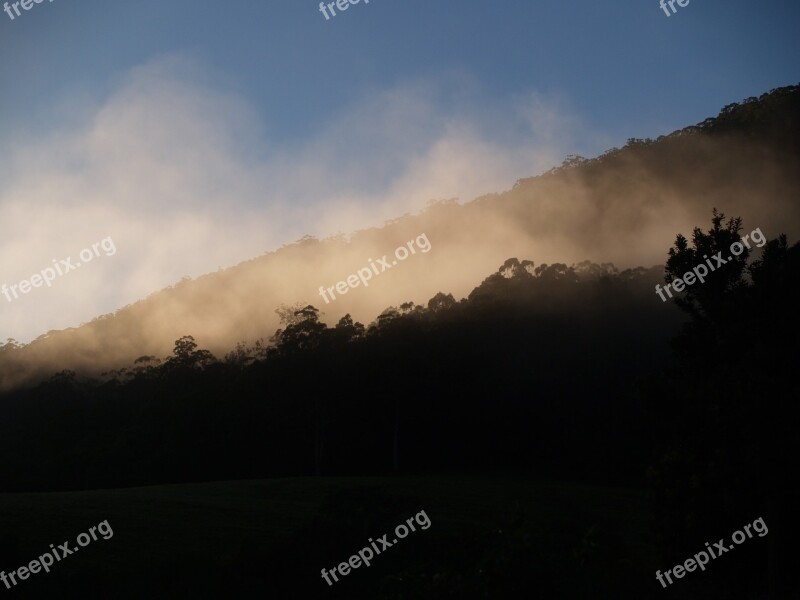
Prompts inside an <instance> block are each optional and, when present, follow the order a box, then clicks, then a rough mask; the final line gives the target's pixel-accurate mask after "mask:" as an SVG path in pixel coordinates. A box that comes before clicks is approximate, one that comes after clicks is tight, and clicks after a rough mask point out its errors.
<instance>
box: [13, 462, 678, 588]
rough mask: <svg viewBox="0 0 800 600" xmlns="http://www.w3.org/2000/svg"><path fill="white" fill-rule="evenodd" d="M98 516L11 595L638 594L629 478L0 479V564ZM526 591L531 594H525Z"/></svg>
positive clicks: (641, 551)
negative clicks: (42, 490)
mask: <svg viewBox="0 0 800 600" xmlns="http://www.w3.org/2000/svg"><path fill="white" fill-rule="evenodd" d="M422 510H424V511H425V512H426V514H427V515H428V517H429V518H430V521H431V526H430V527H429V528H428V529H427V530H425V531H422V530H418V531H416V532H413V533H410V534H409V535H408V537H406V538H405V539H403V540H401V541H399V542H398V543H397V544H396V545H395V546H393V547H392V548H390V549H387V550H385V551H384V552H383V553H382V554H380V555H379V556H376V557H375V558H374V559H373V561H372V565H371V566H370V567H369V568H366V567H364V566H361V567H360V568H358V569H354V570H352V571H351V572H350V574H349V575H347V576H346V577H340V581H339V582H338V583H335V584H334V585H333V586H332V587H329V586H328V585H327V584H326V583H325V581H324V580H323V579H322V577H321V569H322V568H323V567H325V568H327V569H330V568H332V567H334V566H336V565H338V564H339V563H341V562H343V561H346V560H348V558H349V557H350V556H351V555H353V554H355V553H357V552H358V550H360V549H361V548H363V547H364V546H366V545H367V544H368V539H369V538H373V539H375V540H377V539H378V538H379V537H381V536H382V535H383V534H384V533H388V534H390V535H389V536H388V539H389V540H392V539H393V538H395V537H396V536H395V535H394V527H395V526H396V525H398V524H400V523H403V522H405V521H406V519H407V518H409V517H412V516H414V515H415V514H417V513H418V512H420V511H422ZM104 520H108V522H109V525H110V526H111V528H112V529H113V532H114V535H113V537H112V538H111V539H109V540H103V539H102V538H100V539H98V540H97V541H93V542H91V543H90V544H89V545H87V546H85V547H83V548H81V549H80V550H79V552H77V553H74V554H72V555H70V556H67V557H65V558H64V559H63V561H61V562H57V563H56V564H54V565H53V567H51V572H50V573H49V574H45V573H44V572H40V573H37V574H34V575H31V576H30V577H29V578H28V579H27V580H25V581H21V582H19V584H18V585H17V586H16V587H14V588H12V589H11V590H6V589H5V586H2V585H0V590H2V593H3V594H5V595H6V596H7V597H18V598H49V599H53V598H73V597H75V598H77V597H80V598H94V597H97V598H230V597H234V598H248V597H256V596H263V594H264V592H266V593H268V594H269V596H268V597H271V598H329V597H330V598H373V599H374V598H441V597H452V598H518V597H543V598H648V597H655V596H656V595H658V594H663V591H662V590H661V589H660V588H659V587H658V586H657V585H654V582H655V580H654V575H653V573H654V572H655V569H656V568H658V567H659V565H658V559H657V556H656V554H655V552H654V550H653V548H652V544H651V543H650V540H649V534H648V531H649V513H648V504H647V502H646V499H645V496H644V494H643V493H642V492H640V491H636V490H625V489H612V488H601V487H591V486H584V485H577V484H576V485H573V484H552V483H541V482H532V481H526V480H524V479H520V478H511V477H466V476H461V477H403V478H288V479H275V480H258V481H227V482H214V483H201V484H184V485H165V486H155V487H147V488H131V489H119V490H95V491H87V492H72V493H48V494H3V495H0V532H1V533H0V560H1V563H0V568H2V569H3V570H5V571H6V572H9V571H11V570H14V569H16V568H18V567H19V566H22V565H26V564H28V563H29V562H30V561H31V560H33V559H35V558H37V557H38V556H39V555H41V554H43V553H44V552H46V551H47V550H49V546H50V544H54V545H59V544H62V543H63V542H64V541H67V540H69V541H70V548H72V547H74V546H77V544H76V542H75V540H76V538H77V536H78V535H79V534H80V533H82V532H86V531H88V529H89V528H90V527H92V526H95V525H97V524H98V523H100V522H101V521H104ZM532 593H533V596H531V594H532Z"/></svg>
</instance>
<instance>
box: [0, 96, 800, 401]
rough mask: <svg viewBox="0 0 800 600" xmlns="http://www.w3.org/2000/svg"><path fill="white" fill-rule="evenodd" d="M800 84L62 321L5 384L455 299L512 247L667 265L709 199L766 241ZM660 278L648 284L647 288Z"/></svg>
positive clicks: (790, 172) (780, 193)
mask: <svg viewBox="0 0 800 600" xmlns="http://www.w3.org/2000/svg"><path fill="white" fill-rule="evenodd" d="M799 99H800V92H799V91H798V88H797V87H796V86H793V87H791V88H781V89H778V90H773V92H771V93H770V94H765V95H763V96H761V97H760V98H758V99H755V98H753V99H748V100H747V101H745V102H743V103H741V104H734V105H729V106H727V107H725V108H724V109H723V110H722V111H721V112H720V114H719V115H718V116H717V117H716V118H713V119H707V120H706V121H704V122H703V123H701V124H699V125H697V126H693V127H689V128H686V129H684V130H681V131H678V132H675V133H673V134H670V135H668V136H662V137H660V138H658V139H657V140H629V142H628V144H627V145H626V146H625V147H624V148H622V149H612V150H609V151H608V152H606V153H604V154H603V155H602V156H599V157H597V158H595V159H592V160H586V159H582V158H580V157H570V158H569V159H568V160H567V161H565V163H564V165H562V167H560V168H557V169H554V170H552V171H550V172H548V173H546V174H544V175H541V176H537V177H532V178H528V179H522V180H519V181H517V182H516V184H515V185H514V186H513V188H511V189H509V190H507V191H505V192H501V193H496V194H490V195H485V196H481V197H479V198H476V199H474V200H472V201H471V202H467V203H464V204H460V203H459V202H457V201H456V200H449V201H438V202H433V203H431V204H430V205H429V206H428V208H426V209H425V210H423V211H421V212H418V213H417V214H406V215H403V216H401V217H399V218H397V219H394V220H392V221H389V222H387V223H384V224H383V225H382V226H380V227H374V228H371V229H363V230H359V231H355V232H353V233H351V234H350V235H349V236H345V235H339V236H334V237H329V238H325V239H322V240H318V239H316V238H313V237H306V238H304V239H302V240H300V241H298V242H296V243H293V244H288V245H285V246H283V247H281V248H279V249H277V250H275V251H273V252H270V253H268V254H266V255H264V256H260V257H258V258H254V259H252V260H249V261H246V262H243V263H241V264H238V265H237V266H235V267H232V268H229V269H221V270H219V271H218V272H215V273H211V274H208V275H205V276H202V277H199V278H197V279H195V280H190V279H188V278H187V279H184V280H182V281H181V282H179V283H178V284H176V285H175V286H171V287H169V288H167V289H163V290H161V291H159V292H156V293H154V294H152V295H151V296H149V297H147V298H146V299H144V300H141V301H139V302H136V303H135V304H132V305H129V306H126V307H124V308H122V309H120V310H119V311H117V312H116V313H115V314H113V315H107V316H104V317H101V318H98V319H96V320H95V321H93V322H91V323H88V324H86V325H83V326H81V327H78V328H75V329H68V330H64V331H53V332H49V333H48V334H46V335H44V336H41V337H40V338H38V339H36V340H35V341H34V342H32V343H30V344H28V345H27V346H25V347H22V348H15V349H13V350H12V349H10V348H9V347H6V348H5V349H4V350H2V351H0V388H2V389H9V388H12V387H14V386H19V385H22V384H25V383H30V382H32V381H35V380H36V379H37V378H41V377H43V376H46V375H48V374H50V373H52V372H54V371H58V370H62V369H71V370H74V371H77V372H78V373H83V374H88V375H96V374H99V373H100V372H102V371H106V370H108V369H111V368H118V367H120V366H123V365H128V364H130V363H131V362H132V361H133V360H134V359H136V358H137V357H139V356H142V355H155V356H165V355H167V354H168V353H169V351H170V350H171V348H172V346H173V343H174V341H175V340H176V339H177V338H179V337H181V336H183V335H192V336H194V337H195V339H196V340H197V341H198V343H199V344H200V345H201V346H202V347H204V348H208V349H209V350H211V351H212V352H214V353H215V354H217V355H223V354H224V353H225V352H227V351H229V350H231V349H232V348H233V346H234V345H235V344H236V343H237V342H239V341H246V342H252V341H254V340H256V339H259V338H263V339H267V338H269V337H270V336H271V335H272V334H273V333H274V331H275V330H276V329H277V328H278V327H279V325H280V323H279V318H278V315H277V314H276V313H275V309H276V308H277V307H278V306H279V305H281V304H290V305H291V304H295V303H302V304H313V305H314V306H316V307H317V308H319V309H321V311H322V313H323V315H322V319H323V320H324V321H326V322H328V323H334V322H335V321H336V320H338V319H339V318H341V317H342V316H343V315H345V314H347V313H349V314H351V315H352V317H353V318H354V319H356V320H358V321H362V322H364V323H369V322H371V321H373V320H374V319H375V318H376V317H377V315H378V314H380V313H381V312H382V311H383V310H384V309H385V308H387V307H388V306H392V305H394V306H397V305H399V304H400V303H402V302H406V301H413V302H416V303H418V304H423V303H426V302H427V300H428V299H430V298H431V297H433V296H434V295H435V294H436V293H437V292H445V293H451V294H453V295H454V296H455V297H456V298H461V297H464V296H465V295H466V294H468V293H469V291H470V290H471V288H472V286H474V283H475V281H476V280H480V279H482V278H483V277H485V276H486V275H487V274H488V273H491V272H493V271H495V270H496V268H497V265H498V264H501V263H502V262H503V261H504V260H506V259H507V258H508V257H510V256H520V257H526V258H530V259H532V260H534V261H535V262H536V263H537V264H541V263H553V262H563V263H566V264H570V263H578V262H580V261H583V260H587V259H588V260H592V261H594V262H597V263H604V262H612V263H614V264H616V265H617V266H618V267H620V268H625V267H632V266H637V265H645V266H652V265H659V264H663V263H664V262H665V260H666V252H667V249H668V248H669V247H670V245H671V244H672V241H673V240H674V238H675V235H676V234H677V233H679V232H681V233H683V234H685V235H687V236H690V235H691V229H692V227H693V226H694V225H695V224H696V223H699V222H704V221H705V220H706V218H707V215H708V214H709V213H710V211H711V209H712V208H713V207H717V208H719V209H720V210H722V211H723V212H725V213H726V214H728V215H731V216H735V215H738V216H741V217H743V218H744V221H745V227H749V228H751V229H752V228H755V227H759V228H760V229H761V231H763V232H764V234H765V235H766V236H767V237H768V238H774V237H775V236H777V235H778V234H780V233H786V234H788V235H789V236H790V238H794V239H796V238H797V237H798V236H800V218H799V217H800V215H799V214H798V207H797V202H796V196H797V191H798V189H800V186H799V185H798V184H800V169H798V168H797V167H798V158H799V155H800V148H798V145H799V144H800V142H798V140H800V135H798V133H800V131H798V129H799V128H798V115H799V114H800V110H798V108H799V106H800V102H799ZM421 234H425V236H426V237H427V239H428V240H429V242H430V250H429V251H428V252H426V253H424V254H423V253H417V254H415V255H413V256H410V257H408V259H406V260H404V261H402V262H401V263H399V264H397V265H392V268H391V269H390V270H387V271H385V272H382V273H381V274H380V276H379V277H374V278H372V280H371V281H370V282H369V286H368V287H363V286H361V287H357V288H355V289H351V290H350V291H349V292H348V293H346V294H345V295H341V296H337V299H336V300H335V301H334V302H331V303H329V304H326V303H325V301H324V300H323V299H322V298H321V297H320V295H319V288H320V286H324V287H328V286H332V285H335V284H336V283H337V282H340V281H345V280H346V279H347V277H348V276H349V275H351V274H353V273H356V272H357V271H358V269H360V268H363V267H364V266H365V265H367V264H369V261H370V259H372V260H373V261H376V260H378V259H380V258H382V257H383V256H384V255H387V257H388V258H389V259H390V262H391V255H392V254H393V253H394V251H395V249H396V248H397V247H399V246H403V245H405V244H406V243H407V242H408V241H409V240H413V239H416V238H417V237H418V236H420V235H421ZM655 283H657V281H654V282H653V284H655Z"/></svg>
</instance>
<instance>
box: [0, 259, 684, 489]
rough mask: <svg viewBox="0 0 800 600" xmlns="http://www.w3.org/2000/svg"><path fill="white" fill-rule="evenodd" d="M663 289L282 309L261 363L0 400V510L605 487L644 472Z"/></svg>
mask: <svg viewBox="0 0 800 600" xmlns="http://www.w3.org/2000/svg"><path fill="white" fill-rule="evenodd" d="M661 277H662V270H661V269H660V268H658V267H656V268H652V269H642V268H639V269H635V270H627V271H623V272H621V273H620V272H617V270H616V269H615V268H614V267H613V266H612V265H608V264H606V265H596V264H592V263H589V262H586V263H581V264H579V265H573V266H572V267H568V266H567V265H563V264H554V265H538V266H534V265H533V263H532V262H530V261H522V262H520V261H518V260H517V259H509V260H508V261H506V262H505V264H504V265H502V267H501V268H500V269H499V270H498V272H497V273H495V274H493V275H492V276H490V277H489V278H487V279H486V280H485V281H484V282H483V283H482V284H481V285H480V286H479V287H477V288H476V289H475V290H474V291H473V292H472V293H471V294H470V296H469V297H468V298H466V299H464V300H462V301H460V302H456V301H455V300H454V299H453V297H452V296H450V295H446V294H443V293H439V294H437V295H436V296H435V297H433V298H432V299H431V300H430V301H429V302H428V304H427V306H416V305H414V304H413V303H404V304H401V305H399V306H397V307H390V308H388V309H387V310H385V311H384V312H383V313H382V314H381V315H380V316H378V318H377V319H376V321H375V322H374V323H371V324H369V326H364V325H362V324H360V323H354V322H353V321H352V320H351V319H350V318H349V317H345V318H343V319H341V320H340V321H339V322H338V323H337V324H335V326H332V327H329V326H328V325H326V324H325V323H324V322H322V321H321V320H320V317H319V312H318V310H317V309H316V308H315V307H313V306H307V307H294V308H291V307H281V308H280V309H279V312H280V313H281V317H282V320H283V322H284V325H285V326H284V327H283V328H282V329H279V330H278V331H277V332H275V334H274V335H273V336H271V341H270V342H269V343H267V342H265V343H263V344H262V343H258V344H256V346H254V347H245V346H243V345H239V346H238V347H237V348H236V349H235V350H234V351H232V352H230V353H229V354H228V355H227V356H226V357H224V358H223V359H217V358H215V357H214V356H212V355H211V353H209V352H208V351H205V350H202V349H199V348H198V347H197V345H196V343H195V342H194V340H193V339H192V338H191V337H190V336H186V337H183V338H181V339H179V340H178V341H176V343H175V348H174V351H173V354H172V356H170V357H167V358H166V359H164V360H163V361H162V360H159V359H157V358H155V357H152V356H144V357H141V358H140V359H138V360H137V361H136V362H135V364H133V365H132V366H131V367H130V368H129V369H123V370H121V371H114V372H111V373H108V374H106V377H105V379H104V380H100V381H98V380H85V379H81V378H78V377H77V376H76V375H75V374H74V373H72V372H69V371H64V372H61V373H59V374H57V375H55V376H53V377H51V378H50V379H48V380H47V381H45V382H44V383H42V384H40V385H39V386H37V387H36V388H34V389H31V390H27V391H19V392H15V393H12V394H9V395H7V396H6V397H5V398H2V408H1V409H0V410H2V414H3V418H2V422H0V449H2V453H3V457H4V460H3V461H2V465H0V486H2V489H3V491H17V490H54V489H59V490H63V489H81V488H97V487H120V486H132V485H144V484H155V483H163V482H181V481H202V480H213V479H238V478H251V477H274V476H281V475H302V474H313V473H321V474H359V473H393V472H420V471H436V472H441V471H459V470H472V469H487V468H488V469H495V470H496V469H515V470H516V469H525V470H529V471H530V472H531V473H532V474H537V475H542V476H545V475H555V476H559V477H563V476H567V477H576V478H577V477H580V478H584V479H596V480H603V481H633V480H637V479H640V478H641V474H642V473H643V471H644V468H645V467H646V465H647V460H648V456H650V449H651V448H650V439H649V438H650V435H649V432H648V427H647V417H646V414H645V413H646V409H645V407H644V406H643V405H642V403H641V402H640V401H639V400H638V399H637V395H636V389H635V383H636V381H637V379H638V378H639V377H640V375H642V374H645V373H648V372H653V371H655V370H657V369H658V368H660V366H661V365H662V363H663V362H664V361H665V360H666V359H667V356H668V345H667V341H668V339H669V337H670V336H672V335H674V333H675V332H676V331H677V325H678V323H679V321H680V319H681V316H680V314H679V312H678V311H677V310H675V308H674V307H672V306H669V305H664V304H662V303H661V302H660V301H658V299H657V298H655V297H654V295H653V294H652V287H653V285H654V283H655V282H657V281H659V280H660V279H661ZM632 449H636V450H632Z"/></svg>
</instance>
